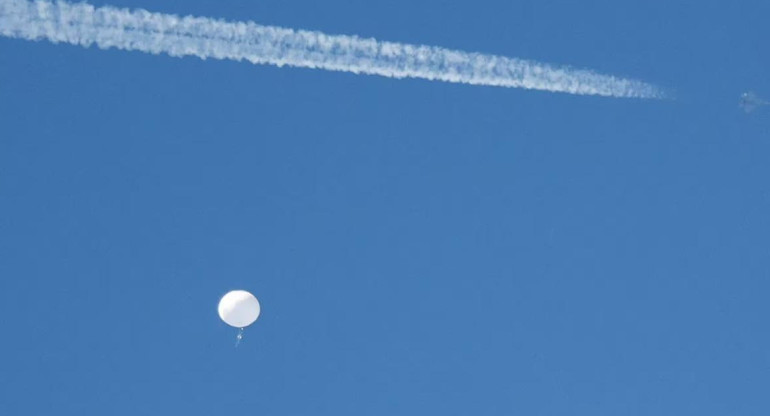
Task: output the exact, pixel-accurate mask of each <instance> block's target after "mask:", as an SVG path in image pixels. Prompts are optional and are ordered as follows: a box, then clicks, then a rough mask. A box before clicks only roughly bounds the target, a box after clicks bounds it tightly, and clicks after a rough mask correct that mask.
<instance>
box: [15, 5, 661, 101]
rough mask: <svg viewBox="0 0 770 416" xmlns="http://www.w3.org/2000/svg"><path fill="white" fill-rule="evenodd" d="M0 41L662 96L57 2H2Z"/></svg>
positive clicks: (413, 53) (325, 38)
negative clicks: (45, 41) (2, 39)
mask: <svg viewBox="0 0 770 416" xmlns="http://www.w3.org/2000/svg"><path fill="white" fill-rule="evenodd" d="M0 35H2V36H7V37H11V38H20V39H27V40H41V39H47V40H49V41H51V42H54V43H58V42H64V43H71V44H74V45H81V46H84V47H89V46H90V45H92V44H96V45H97V46H98V47H100V48H102V49H108V48H117V49H125V50H136V51H142V52H148V53H152V54H160V53H165V54H168V55H171V56H177V57H181V56H186V55H192V56H197V57H199V58H201V59H206V58H215V59H232V60H236V61H241V60H246V61H249V62H252V63H254V64H271V65H277V66H279V67H280V66H283V65H288V66H295V67H304V68H319V69H326V70H330V71H343V72H352V73H355V74H371V75H381V76H385V77H390V78H422V79H427V80H436V81H446V82H454V83H463V84H472V85H488V86H495V87H512V88H526V89H535V90H545V91H553V92H564V93H570V94H581V95H601V96H607V97H632V98H663V97H664V95H665V94H664V93H663V92H662V91H661V90H660V89H659V88H657V87H655V86H653V85H651V84H648V83H645V82H641V81H636V80H630V79H624V78H617V77H614V76H610V75H602V74H598V73H595V72H592V71H589V70H581V69H572V68H568V67H557V66H553V65H549V64H544V63H539V62H534V61H529V60H523V59H517V58H508V57H504V56H496V55H486V54H481V53H469V52H463V51H457V50H451V49H445V48H440V47H435V46H423V45H409V44H403V43H394V42H382V41H377V40H375V39H365V38H360V37H357V36H346V35H327V34H324V33H321V32H313V31H306V30H293V29H286V28H282V27H276V26H263V25H259V24H256V23H253V22H226V21H223V20H218V19H211V18H206V17H191V16H186V17H180V16H176V15H172V14H162V13H151V12H148V11H146V10H128V9H119V8H115V7H110V6H106V7H94V6H91V5H89V4H85V3H67V2H63V1H57V2H51V1H47V0H35V1H27V0H0Z"/></svg>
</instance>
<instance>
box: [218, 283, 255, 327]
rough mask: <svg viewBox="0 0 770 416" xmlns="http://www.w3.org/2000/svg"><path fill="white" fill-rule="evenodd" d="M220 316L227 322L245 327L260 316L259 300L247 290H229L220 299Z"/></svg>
mask: <svg viewBox="0 0 770 416" xmlns="http://www.w3.org/2000/svg"><path fill="white" fill-rule="evenodd" d="M218 309H219V317H220V318H222V320H223V321H225V323H226V324H228V325H230V326H234V327H236V328H243V327H246V326H249V325H251V324H253V323H254V321H256V320H257V318H258V317H259V311H260V308H259V301H258V300H257V298H255V297H254V295H252V294H251V293H249V292H247V291H245V290H233V291H232V292H227V294H226V295H224V296H222V300H220V301H219V308H218Z"/></svg>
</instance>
